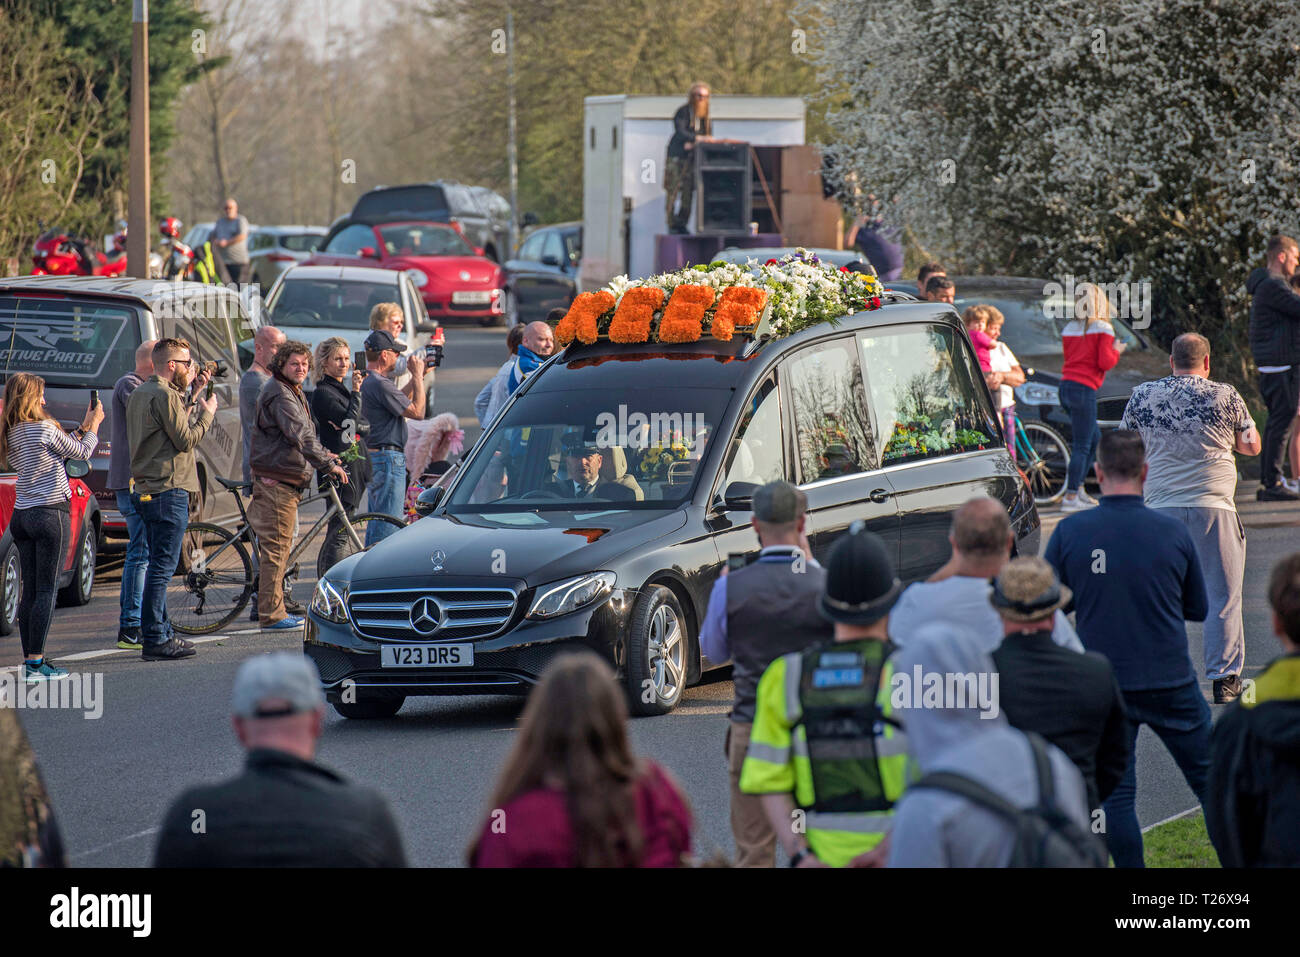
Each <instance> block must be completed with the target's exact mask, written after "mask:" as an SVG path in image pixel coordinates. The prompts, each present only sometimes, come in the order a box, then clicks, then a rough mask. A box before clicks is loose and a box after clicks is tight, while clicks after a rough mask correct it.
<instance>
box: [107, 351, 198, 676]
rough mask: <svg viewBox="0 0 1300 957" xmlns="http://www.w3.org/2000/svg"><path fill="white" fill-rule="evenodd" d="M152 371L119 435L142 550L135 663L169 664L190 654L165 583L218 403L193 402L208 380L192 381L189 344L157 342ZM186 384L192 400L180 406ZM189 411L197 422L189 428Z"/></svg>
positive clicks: (176, 556) (131, 401)
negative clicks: (126, 450) (175, 628)
mask: <svg viewBox="0 0 1300 957" xmlns="http://www.w3.org/2000/svg"><path fill="white" fill-rule="evenodd" d="M153 370H154V372H153V375H152V376H150V377H149V378H148V379H147V380H146V381H145V382H143V383H141V385H140V386H139V387H138V388H137V389H136V390H135V391H134V392H132V393H131V398H130V399H129V400H128V402H127V405H126V434H127V441H128V443H129V444H130V446H131V477H132V489H131V500H132V503H133V504H134V506H135V510H136V514H138V515H139V517H140V519H141V520H142V521H143V522H144V529H145V537H146V539H147V540H148V542H149V565H148V567H147V568H146V570H145V576H144V594H143V598H142V601H141V604H140V640H141V645H142V647H141V650H140V657H141V658H142V659H144V660H145V661H169V660H175V659H177V658H188V657H190V656H191V655H193V654H194V646H193V645H192V644H191V643H190V642H188V641H185V640H184V639H182V638H176V637H175V636H174V635H173V633H172V625H171V620H170V619H169V618H168V617H167V583H168V582H169V581H170V580H171V577H172V575H173V574H174V573H175V571H176V566H177V564H178V562H179V561H180V557H181V542H182V539H183V538H184V535H185V526H186V525H188V524H189V518H190V495H197V494H198V492H199V480H198V473H197V472H196V471H195V468H194V448H195V446H197V445H198V444H199V441H200V440H201V439H202V438H203V436H204V435H206V434H207V431H208V429H210V428H211V427H212V419H213V416H214V414H215V413H216V411H217V399H216V397H215V396H208V397H206V398H199V397H200V396H202V394H203V390H204V388H206V386H207V384H208V380H209V379H210V378H211V375H210V374H209V373H208V372H206V371H201V372H199V373H198V374H197V375H195V369H194V360H193V359H192V358H191V357H190V344H189V343H188V342H186V341H185V340H184V339H159V340H158V343H157V345H155V346H154V348H153ZM191 377H193V379H192V381H193V392H192V396H193V398H192V399H190V400H189V401H187V395H188V394H189V388H188V387H189V386H190V383H191ZM195 400H197V401H195ZM191 403H193V404H192V405H191ZM195 408H197V413H198V414H197V418H195V419H194V421H193V422H191V421H190V417H191V413H192V412H193V411H194V409H195Z"/></svg>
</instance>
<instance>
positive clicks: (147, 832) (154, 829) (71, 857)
mask: <svg viewBox="0 0 1300 957" xmlns="http://www.w3.org/2000/svg"><path fill="white" fill-rule="evenodd" d="M160 830H162V828H161V827H151V828H146V829H145V830H143V831H140V832H138V833H136V834H128V835H127V836H126V837H119V838H118V839H117V840H116V841H109V842H108V843H107V844H101V845H100V846H99V847H92V848H91V849H90V850H88V851H82V852H81V853H80V854H72V855H69V858H68V859H69V860H73V861H75V860H77V859H78V858H81V857H90V855H92V854H98V853H99V852H100V851H106V850H108V849H109V848H110V847H116V846H117V845H118V844H123V843H125V842H127V841H134V840H135V839H136V838H138V837H147V836H148V835H150V834H157V833H158V832H159V831H160Z"/></svg>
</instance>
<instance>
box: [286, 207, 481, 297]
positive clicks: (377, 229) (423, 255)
mask: <svg viewBox="0 0 1300 957" xmlns="http://www.w3.org/2000/svg"><path fill="white" fill-rule="evenodd" d="M304 265H311V266H366V265H377V266H380V267H382V268H384V269H400V270H406V271H408V272H410V274H411V278H412V279H414V280H415V285H416V286H418V287H419V289H420V296H421V298H423V299H424V305H425V308H427V309H428V310H429V315H430V316H431V317H433V318H435V319H452V318H455V317H457V316H463V317H464V318H466V319H477V320H479V321H493V320H498V319H500V318H501V317H502V316H503V315H504V313H503V311H502V293H501V290H502V287H503V285H504V281H503V280H504V274H503V272H502V269H501V266H500V265H498V264H497V263H495V262H493V261H492V260H490V259H488V258H487V257H486V256H484V255H483V250H482V249H475V248H474V247H472V246H470V244H469V243H468V242H466V241H465V237H464V236H462V235H461V233H460V231H459V230H458V229H457V228H456V227H455V226H449V225H447V224H446V223H432V222H424V221H414V220H413V221H409V222H400V223H382V224H380V225H373V224H371V223H366V222H358V221H356V220H344V221H342V222H340V223H338V224H337V225H335V226H334V228H333V229H331V230H330V231H329V235H327V236H326V237H325V241H324V242H322V243H321V245H320V247H319V248H318V249H317V250H316V253H315V254H314V255H313V256H312V257H311V259H309V260H307V262H306V263H305V264H304Z"/></svg>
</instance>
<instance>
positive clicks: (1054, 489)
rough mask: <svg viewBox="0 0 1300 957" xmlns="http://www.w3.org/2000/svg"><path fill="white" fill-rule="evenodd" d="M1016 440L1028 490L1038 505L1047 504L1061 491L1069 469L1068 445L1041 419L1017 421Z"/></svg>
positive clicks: (1056, 497) (1063, 491)
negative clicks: (1018, 426)
mask: <svg viewBox="0 0 1300 957" xmlns="http://www.w3.org/2000/svg"><path fill="white" fill-rule="evenodd" d="M1019 425H1020V435H1019V437H1018V441H1017V442H1016V450H1017V453H1018V454H1019V455H1020V457H1021V461H1020V462H1019V463H1018V464H1019V465H1020V468H1021V471H1023V472H1024V474H1025V479H1026V481H1028V482H1029V491H1030V492H1031V493H1032V494H1033V496H1034V501H1035V502H1036V503H1037V504H1039V505H1051V504H1053V503H1055V502H1058V501H1060V499H1061V496H1062V495H1064V494H1065V481H1066V478H1067V477H1068V475H1067V473H1068V471H1069V468H1070V446H1069V445H1068V444H1067V443H1066V441H1065V439H1064V438H1062V437H1061V433H1059V432H1057V431H1056V430H1055V429H1053V428H1052V427H1051V426H1049V425H1044V424H1043V423H1041V422H1023V421H1021V422H1019Z"/></svg>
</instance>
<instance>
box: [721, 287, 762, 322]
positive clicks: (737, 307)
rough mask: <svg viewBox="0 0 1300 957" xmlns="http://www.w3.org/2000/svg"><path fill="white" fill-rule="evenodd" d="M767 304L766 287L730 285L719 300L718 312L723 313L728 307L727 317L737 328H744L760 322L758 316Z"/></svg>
mask: <svg viewBox="0 0 1300 957" xmlns="http://www.w3.org/2000/svg"><path fill="white" fill-rule="evenodd" d="M766 305H767V290H766V289H759V288H757V287H756V286H728V287H727V288H726V289H724V290H723V291H722V298H721V299H719V300H718V313H719V314H721V313H722V310H723V309H724V308H726V310H727V318H729V319H730V320H731V324H732V325H733V326H735V327H736V328H737V329H743V328H745V327H746V326H752V325H754V324H755V323H757V322H758V317H759V316H761V315H762V314H763V307H764V306H766ZM714 321H715V322H716V321H717V320H716V319H715V320H714Z"/></svg>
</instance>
